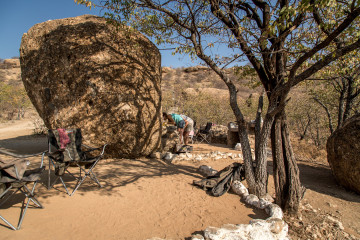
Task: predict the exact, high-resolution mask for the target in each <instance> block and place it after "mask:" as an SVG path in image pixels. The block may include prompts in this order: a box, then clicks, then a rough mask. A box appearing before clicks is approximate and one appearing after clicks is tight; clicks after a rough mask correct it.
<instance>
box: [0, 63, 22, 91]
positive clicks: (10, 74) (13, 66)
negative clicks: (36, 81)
mask: <svg viewBox="0 0 360 240" xmlns="http://www.w3.org/2000/svg"><path fill="white" fill-rule="evenodd" d="M0 83H5V84H10V85H19V84H22V82H21V69H20V61H19V59H5V60H4V61H3V62H0Z"/></svg>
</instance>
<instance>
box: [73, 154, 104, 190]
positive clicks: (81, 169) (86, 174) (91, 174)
mask: <svg viewBox="0 0 360 240" xmlns="http://www.w3.org/2000/svg"><path fill="white" fill-rule="evenodd" d="M98 161H99V160H97V161H96V162H95V163H94V164H93V165H92V166H91V167H90V168H89V170H88V171H86V170H85V169H84V168H82V167H81V166H80V165H79V164H78V167H79V168H80V177H79V178H78V182H77V183H76V186H75V188H74V190H73V192H72V193H71V195H70V196H72V195H74V193H75V192H76V190H77V189H78V188H79V187H80V185H81V184H82V183H83V182H84V181H85V179H86V178H87V177H88V176H89V177H90V178H91V179H92V180H93V181H95V182H96V183H97V184H98V185H99V187H101V188H102V185H101V184H100V182H99V180H98V179H97V178H96V175H95V173H94V172H93V171H92V170H93V168H94V167H95V166H96V164H97V162H98ZM81 172H84V176H83V177H82V174H81Z"/></svg>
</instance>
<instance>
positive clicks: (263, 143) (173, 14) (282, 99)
mask: <svg viewBox="0 0 360 240" xmlns="http://www.w3.org/2000/svg"><path fill="white" fill-rule="evenodd" d="M75 2H77V3H81V4H85V5H87V6H90V7H91V6H96V3H95V2H93V1H90V0H75ZM97 6H100V7H102V8H103V9H104V14H105V16H107V17H108V18H109V19H111V21H112V22H113V23H121V24H126V25H131V26H132V27H133V28H135V29H138V30H139V31H140V32H142V33H144V34H146V35H147V36H149V37H151V38H153V39H154V40H155V42H156V43H157V44H172V45H175V46H176V49H175V53H186V54H189V55H190V56H191V57H194V58H195V57H196V58H199V59H201V60H202V61H203V62H204V63H205V64H206V65H207V66H209V67H210V68H211V69H212V70H213V71H214V72H216V73H217V74H218V75H219V76H220V78H221V79H222V80H223V81H224V83H225V84H226V86H227V87H228V89H229V93H230V98H229V104H230V106H231V109H232V111H233V113H234V116H235V117H236V120H237V123H238V126H239V138H240V142H241V145H242V152H243V156H244V162H245V168H246V179H247V182H248V185H249V190H250V192H252V193H255V194H256V195H258V196H262V195H264V194H266V192H267V188H266V186H267V176H268V175H267V170H266V162H267V160H266V159H267V151H266V147H267V142H268V139H269V137H270V138H271V145H272V146H271V147H272V155H273V161H274V181H275V188H276V195H277V196H276V202H277V203H278V204H279V205H280V206H281V207H282V208H283V209H285V210H289V211H295V212H296V210H297V208H298V205H299V202H300V199H301V198H302V197H303V193H304V191H303V188H302V187H301V184H300V180H299V170H298V168H297V164H296V160H295V157H294V153H293V152H292V148H291V144H290V139H289V132H288V129H287V124H286V113H285V106H286V104H287V102H288V99H289V92H290V90H291V89H292V88H293V87H294V86H296V85H297V84H299V83H301V82H303V81H305V80H307V79H308V78H309V77H310V76H312V75H313V74H314V73H316V72H318V71H319V70H321V69H323V68H324V67H325V66H327V65H329V64H330V63H331V62H333V61H336V60H338V59H339V58H340V57H342V56H345V55H346V54H349V53H351V52H353V51H354V50H356V49H357V48H359V47H360V38H359V35H360V31H359V30H360V29H359V26H360V24H359V22H360V20H359V14H360V1H359V0H350V1H343V0H240V1H239V0H227V1H223V0H199V1H195V0H168V1H166V0H164V1H160V0H122V1H120V0H105V1H101V2H100V3H99V5H97ZM119 26H120V25H119ZM220 46H222V47H223V46H225V47H227V48H228V49H230V50H231V51H229V52H227V53H226V55H224V52H220V53H219V51H218V49H220V48H219V47H220ZM244 61H245V62H248V63H250V64H251V66H252V67H253V69H254V70H255V72H256V73H257V76H258V79H259V81H260V83H261V84H262V86H263V88H264V90H265V92H266V96H267V98H268V108H267V109H266V112H265V118H264V121H263V124H261V122H262V121H261V120H260V118H261V116H262V114H260V113H261V112H262V107H261V101H262V100H261V99H260V101H259V103H260V104H259V108H258V113H259V114H257V116H258V117H257V121H256V122H257V124H256V134H255V140H256V143H255V157H253V156H252V154H251V147H250V144H249V139H248V133H247V130H246V121H245V119H244V116H243V113H242V110H241V107H240V106H238V102H237V90H236V87H235V84H234V82H233V80H232V79H230V78H229V77H228V76H227V74H226V72H225V71H224V67H226V66H228V64H229V63H239V64H240V63H244Z"/></svg>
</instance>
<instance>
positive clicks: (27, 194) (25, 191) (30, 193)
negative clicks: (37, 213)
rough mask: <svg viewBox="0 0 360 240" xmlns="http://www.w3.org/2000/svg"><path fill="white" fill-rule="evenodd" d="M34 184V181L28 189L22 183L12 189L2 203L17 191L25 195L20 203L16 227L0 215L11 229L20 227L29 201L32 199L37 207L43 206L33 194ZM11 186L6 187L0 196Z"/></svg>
mask: <svg viewBox="0 0 360 240" xmlns="http://www.w3.org/2000/svg"><path fill="white" fill-rule="evenodd" d="M35 186H36V182H34V186H33V187H32V189H31V190H30V189H29V188H28V187H27V186H26V185H23V186H22V187H20V188H18V189H17V190H16V191H14V192H13V193H11V194H10V195H9V196H8V197H7V198H6V199H5V200H4V201H3V202H2V203H1V205H2V204H4V203H5V202H6V201H7V200H8V199H9V198H10V197H11V196H12V195H14V194H16V193H17V192H18V191H20V192H22V193H23V194H24V195H25V199H24V201H23V203H22V206H21V211H20V216H19V222H18V224H17V227H15V226H14V225H12V224H11V223H10V222H9V221H7V220H6V219H5V218H4V217H3V216H1V215H0V219H1V220H3V221H4V222H5V223H6V224H7V225H8V226H9V227H10V228H11V229H13V230H19V229H20V228H21V225H22V223H23V221H24V217H25V214H26V211H27V209H28V207H29V204H30V201H32V202H33V203H34V204H35V205H37V207H39V208H44V207H43V206H42V205H41V203H40V202H39V200H38V199H37V198H36V197H35V196H34V190H35ZM11 188H12V186H10V187H9V188H8V189H6V190H5V191H4V192H3V193H2V194H1V196H0V198H1V197H3V196H4V195H5V194H6V193H7V192H8V191H9V190H10V189H11ZM26 198H27V202H26V204H25V200H26Z"/></svg>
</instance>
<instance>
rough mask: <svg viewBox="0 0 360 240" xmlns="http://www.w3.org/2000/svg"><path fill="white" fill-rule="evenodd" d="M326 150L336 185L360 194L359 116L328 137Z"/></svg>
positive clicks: (349, 120)
mask: <svg viewBox="0 0 360 240" xmlns="http://www.w3.org/2000/svg"><path fill="white" fill-rule="evenodd" d="M326 150H327V158H328V162H329V164H330V168H331V170H332V172H333V174H334V176H335V179H336V180H337V181H338V183H339V184H341V185H342V186H344V187H345V188H347V189H350V190H352V191H355V192H357V193H359V194H360V114H357V115H355V116H353V117H352V118H350V119H348V120H347V121H346V122H345V123H344V125H343V126H342V127H341V128H340V129H337V130H336V131H335V132H334V133H333V134H332V135H331V136H330V137H329V139H328V140H327V144H326Z"/></svg>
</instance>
